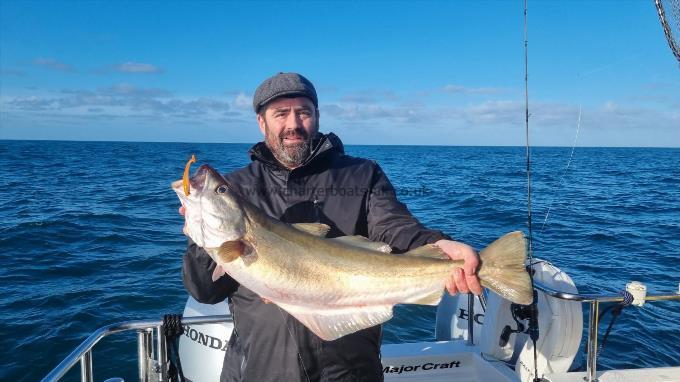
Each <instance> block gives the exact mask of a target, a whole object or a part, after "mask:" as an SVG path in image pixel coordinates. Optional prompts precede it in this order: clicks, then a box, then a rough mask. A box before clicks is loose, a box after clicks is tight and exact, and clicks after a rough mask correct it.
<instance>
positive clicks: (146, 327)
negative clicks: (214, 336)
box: [42, 315, 232, 382]
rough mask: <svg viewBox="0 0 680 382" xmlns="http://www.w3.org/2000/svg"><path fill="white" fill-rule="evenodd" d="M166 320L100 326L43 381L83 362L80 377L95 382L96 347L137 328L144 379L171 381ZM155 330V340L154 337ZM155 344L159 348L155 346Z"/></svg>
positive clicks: (198, 321)
mask: <svg viewBox="0 0 680 382" xmlns="http://www.w3.org/2000/svg"><path fill="white" fill-rule="evenodd" d="M224 322H232V317H231V315H216V316H201V317H184V318H182V323H183V324H187V325H202V324H215V323H224ZM162 326H163V321H162V320H157V321H126V322H121V323H117V324H111V325H107V326H104V327H101V328H99V329H97V330H96V331H95V332H94V333H92V334H91V335H90V336H89V337H87V339H85V341H83V342H82V343H81V344H80V345H78V347H76V348H75V349H74V350H73V351H72V352H71V354H69V355H68V356H67V357H66V358H64V360H63V361H61V363H59V365H57V367H55V368H54V369H53V370H52V371H51V372H50V373H49V374H48V375H47V376H46V377H45V378H43V379H42V381H43V382H52V381H59V380H60V379H61V378H62V377H63V376H64V375H66V373H67V372H68V371H69V370H71V368H72V367H73V366H75V364H77V363H78V361H80V380H81V381H82V382H92V381H93V374H92V348H93V347H94V345H96V344H97V343H98V342H99V341H100V340H101V339H102V338H104V337H107V336H109V335H111V334H114V333H120V332H126V331H131V330H136V331H137V362H138V368H139V381H140V382H165V381H167V380H168V376H167V365H168V352H167V349H168V347H167V343H166V340H165V336H164V335H163V327H162ZM154 332H155V339H154ZM154 343H155V347H154Z"/></svg>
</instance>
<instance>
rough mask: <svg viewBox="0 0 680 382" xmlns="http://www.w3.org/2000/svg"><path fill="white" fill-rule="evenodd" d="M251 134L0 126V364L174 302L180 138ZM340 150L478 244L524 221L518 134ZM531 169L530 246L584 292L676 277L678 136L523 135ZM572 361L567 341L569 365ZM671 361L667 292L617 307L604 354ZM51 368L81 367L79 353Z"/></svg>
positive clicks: (215, 151)
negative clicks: (150, 139) (34, 132)
mask: <svg viewBox="0 0 680 382" xmlns="http://www.w3.org/2000/svg"><path fill="white" fill-rule="evenodd" d="M249 147H250V145H247V144H209V143H128V142H67V141H8V140H4V141H0V216H2V218H1V219H0V288H2V289H1V291H2V293H0V312H2V319H1V320H0V349H2V357H0V380H1V381H36V380H40V379H41V378H43V377H44V376H45V375H46V374H47V373H48V372H49V371H50V370H51V369H52V368H54V367H55V366H56V365H57V364H58V363H59V362H60V361H61V360H62V359H63V358H64V357H65V356H66V355H67V354H69V353H70V352H71V351H72V350H73V349H74V348H75V347H76V346H77V345H78V344H79V343H80V342H81V341H83V340H84V339H85V338H86V337H87V336H88V335H89V334H90V333H92V332H93V331H94V330H96V329H97V328H99V327H102V326H104V325H108V324H112V323H117V322H122V321H127V320H147V319H148V320H157V319H160V318H162V316H163V315H164V314H168V313H181V312H182V311H183V309H184V305H185V303H186V301H187V297H188V295H187V292H186V290H185V289H184V287H183V285H182V277H181V263H182V255H183V252H184V249H185V247H186V238H185V237H184V236H183V234H182V217H181V216H180V215H179V214H178V211H177V210H178V207H179V201H178V199H177V197H176V195H175V194H174V192H173V191H172V190H171V189H170V183H171V182H172V181H174V180H176V179H179V178H180V177H181V175H182V171H183V168H184V164H185V163H186V161H187V159H188V158H189V157H190V156H191V154H195V155H196V158H197V159H198V162H199V163H209V164H211V165H212V166H213V167H215V168H217V169H220V170H221V171H223V172H229V171H232V170H234V169H236V168H239V167H242V166H244V165H246V164H247V163H248V162H249V160H250V159H249V158H248V156H247V154H246V153H247V150H248V148H249ZM346 152H347V153H348V154H349V155H353V156H359V157H364V158H370V159H373V160H375V161H377V162H378V163H379V164H380V166H381V167H382V168H383V169H384V171H385V172H386V174H387V175H388V177H389V178H390V180H391V181H392V183H393V184H394V186H395V188H396V190H397V192H398V195H399V197H400V199H401V200H402V201H403V202H404V203H406V205H407V206H408V207H409V209H410V210H411V212H412V213H413V214H414V215H415V216H416V217H418V218H419V219H420V220H421V221H422V222H423V223H424V224H425V225H426V226H428V227H431V228H436V229H439V230H442V231H444V232H446V233H448V234H449V235H451V236H452V237H454V238H455V239H457V240H460V241H464V242H466V243H469V244H471V245H473V246H474V247H476V248H482V247H484V246H485V245H486V244H488V243H490V242H491V241H493V240H494V239H495V238H497V237H499V236H501V235H502V234H504V233H506V232H509V231H514V230H523V231H524V232H526V233H528V223H527V221H528V213H527V212H528V203H527V200H528V199H527V175H526V159H525V158H526V157H525V148H524V147H448V146H359V145H348V146H347V147H346ZM531 172H532V176H531V185H532V187H531V221H532V237H533V245H532V247H533V253H534V257H536V258H540V259H545V260H548V261H550V262H552V263H553V264H554V265H556V266H557V267H559V268H560V269H562V270H563V271H565V272H566V273H567V274H569V275H570V276H571V278H572V279H573V280H574V282H575V283H576V285H577V287H578V289H579V291H580V292H583V293H608V294H611V293H618V292H619V291H620V290H622V289H623V288H624V287H625V284H626V283H628V282H630V281H633V280H635V281H639V282H642V283H644V284H646V286H647V289H648V292H649V293H676V292H678V288H679V285H678V284H679V283H680V149H677V148H668V149H664V148H584V147H575V148H571V147H562V148H561V147H533V148H531ZM586 315H587V309H585V307H584V320H585V319H586V318H587V316H586ZM609 321H610V318H609V317H604V318H603V322H602V323H601V327H600V336H602V335H603V334H604V331H605V329H606V326H607V325H608V323H609ZM434 322H435V308H433V307H424V306H398V307H397V308H396V311H395V317H394V318H393V319H392V320H391V321H389V322H388V323H387V324H386V325H385V331H384V342H385V343H397V342H416V341H425V340H433V339H434ZM585 338H586V337H585V336H584V337H583V339H582V345H581V348H583V343H585ZM135 340H136V336H135V334H134V333H127V334H126V333H121V334H116V335H113V336H111V337H108V338H106V339H104V340H102V341H101V342H100V343H99V344H98V345H97V346H96V347H95V351H94V354H93V357H94V370H95V380H96V381H103V380H105V379H107V378H110V377H122V378H124V379H125V380H126V381H134V380H137V365H136V342H135ZM584 365H585V362H584V356H583V352H580V354H579V355H578V356H577V358H576V360H575V361H574V365H573V366H572V367H573V368H574V369H582V368H583V367H584ZM678 365H680V302H678V301H675V302H660V303H648V304H646V305H645V306H644V307H642V308H638V307H627V308H625V309H623V311H622V313H621V315H620V316H619V318H618V320H617V321H616V322H615V324H614V326H613V328H612V330H611V334H610V335H609V338H608V340H607V343H606V347H605V348H604V349H603V350H602V352H601V354H600V357H599V360H598V366H599V367H600V368H602V369H612V368H638V367H653V366H657V367H658V366H678ZM64 380H68V381H75V380H79V367H78V366H76V367H74V369H73V370H72V371H71V372H70V373H69V374H68V375H67V376H66V378H65V379H64Z"/></svg>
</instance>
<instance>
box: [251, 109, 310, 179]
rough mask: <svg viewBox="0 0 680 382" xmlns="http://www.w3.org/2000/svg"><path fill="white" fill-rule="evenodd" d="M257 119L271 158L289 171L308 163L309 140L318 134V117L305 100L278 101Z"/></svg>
mask: <svg viewBox="0 0 680 382" xmlns="http://www.w3.org/2000/svg"><path fill="white" fill-rule="evenodd" d="M265 107H266V108H267V109H266V110H265V112H264V117H263V116H262V113H260V114H258V115H257V123H258V124H259V125H260V131H261V132H262V134H264V137H265V143H266V144H267V147H269V149H270V150H271V152H272V153H273V154H274V157H275V158H276V159H277V160H278V161H279V162H281V164H283V165H284V166H286V167H288V168H291V169H292V168H295V167H298V166H300V165H301V164H302V162H304V161H305V159H307V156H308V155H309V152H310V150H311V140H312V138H313V137H314V136H315V135H316V133H318V132H319V115H318V113H317V111H316V108H315V107H314V104H313V103H312V101H311V100H310V99H309V98H307V97H296V98H277V99H275V100H273V101H271V102H270V103H269V104H267V105H266V106H265Z"/></svg>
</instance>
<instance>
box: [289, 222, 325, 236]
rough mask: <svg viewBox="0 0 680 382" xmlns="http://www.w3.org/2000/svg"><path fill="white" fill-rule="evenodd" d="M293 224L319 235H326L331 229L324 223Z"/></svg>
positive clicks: (295, 226)
mask: <svg viewBox="0 0 680 382" xmlns="http://www.w3.org/2000/svg"><path fill="white" fill-rule="evenodd" d="M291 225H292V226H293V227H294V228H296V229H298V230H300V231H302V232H307V233H308V234H310V235H314V236H318V237H326V234H327V233H328V231H330V229H331V227H330V226H329V225H328V224H323V223H295V224H291Z"/></svg>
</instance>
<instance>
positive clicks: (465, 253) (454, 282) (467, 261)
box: [434, 240, 482, 295]
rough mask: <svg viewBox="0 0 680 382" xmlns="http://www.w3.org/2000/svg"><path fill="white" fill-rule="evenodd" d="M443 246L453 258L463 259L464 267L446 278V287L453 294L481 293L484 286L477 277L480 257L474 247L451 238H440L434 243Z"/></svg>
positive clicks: (445, 251)
mask: <svg viewBox="0 0 680 382" xmlns="http://www.w3.org/2000/svg"><path fill="white" fill-rule="evenodd" d="M434 245H436V246H437V247H439V248H441V250H442V251H444V253H446V254H447V255H448V256H449V257H450V258H451V260H463V261H464V263H463V268H462V269H461V268H455V269H454V270H453V272H451V277H449V278H448V279H447V280H446V289H447V290H448V291H449V293H450V294H451V295H454V294H456V293H474V294H477V295H479V294H481V293H482V286H481V285H480V284H479V279H478V278H477V267H479V257H478V256H477V252H475V250H474V249H472V247H470V246H469V245H467V244H464V243H460V242H457V241H451V240H439V241H438V242H436V243H434Z"/></svg>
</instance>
